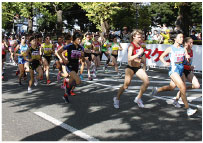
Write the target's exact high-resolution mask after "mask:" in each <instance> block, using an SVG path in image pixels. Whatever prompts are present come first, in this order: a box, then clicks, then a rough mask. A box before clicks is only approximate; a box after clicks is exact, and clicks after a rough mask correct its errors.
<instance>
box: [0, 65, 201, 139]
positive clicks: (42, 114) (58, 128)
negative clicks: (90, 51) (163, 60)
mask: <svg viewBox="0 0 203 143" xmlns="http://www.w3.org/2000/svg"><path fill="white" fill-rule="evenodd" d="M5 67H6V76H5V81H3V82H2V140H3V141H87V140H89V141H97V140H99V141H201V140H202V77H201V75H199V76H198V80H199V82H200V84H201V87H200V89H196V90H190V91H187V96H188V100H189V104H190V106H191V108H197V109H198V112H197V113H196V114H195V115H194V116H192V117H188V116H187V115H186V110H185V109H184V108H175V107H174V106H173V105H172V99H173V98H174V97H175V95H176V93H177V91H178V89H176V90H175V91H171V92H162V93H159V94H158V95H157V96H155V97H151V96H150V93H151V89H152V87H153V86H158V87H160V86H164V85H168V83H169V81H170V79H169V77H168V74H167V72H166V71H165V70H153V69H150V70H149V71H147V74H148V75H149V79H150V85H149V87H148V89H147V91H146V93H145V94H144V95H143V97H142V100H143V102H144V105H145V108H144V109H140V108H139V107H138V106H137V104H135V103H134V102H133V100H134V98H135V97H136V95H137V93H138V91H139V87H140V85H141V83H142V82H141V81H140V80H139V79H138V78H136V77H135V76H134V78H133V80H132V82H131V85H130V87H129V89H128V90H126V91H125V92H124V93H123V95H122V96H121V101H120V109H115V108H114V107H113V97H114V96H116V94H117V91H118V89H119V87H120V86H121V85H122V84H123V81H124V77H122V78H119V77H117V76H116V74H115V71H114V69H113V68H112V67H111V68H109V71H108V72H103V71H102V67H101V68H100V69H99V71H98V74H97V78H96V79H94V80H93V81H88V80H87V72H86V70H85V71H84V81H82V84H81V85H79V86H78V87H76V89H75V90H74V91H75V93H76V94H77V95H76V96H71V97H70V103H68V104H67V103H64V101H63V99H62V97H63V94H64V90H62V89H61V88H60V84H59V83H58V82H57V81H56V74H57V70H55V71H53V70H52V69H51V70H50V73H51V76H50V77H51V81H52V83H51V84H50V85H46V82H45V80H42V81H40V83H39V85H38V86H37V87H34V86H33V93H31V94H28V93H27V86H28V80H25V81H23V86H18V80H17V76H16V75H15V70H16V66H13V65H10V64H9V63H7V64H6V66H5ZM119 70H120V71H121V72H123V73H124V66H122V67H121V68H120V69H119ZM28 77H29V76H28ZM187 84H189V83H187ZM180 103H181V105H182V107H183V104H182V102H181V101H180Z"/></svg>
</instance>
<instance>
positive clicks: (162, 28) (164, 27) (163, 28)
mask: <svg viewBox="0 0 203 143" xmlns="http://www.w3.org/2000/svg"><path fill="white" fill-rule="evenodd" d="M167 29H168V28H167V26H166V23H164V24H163V27H161V32H162V33H166V31H167Z"/></svg>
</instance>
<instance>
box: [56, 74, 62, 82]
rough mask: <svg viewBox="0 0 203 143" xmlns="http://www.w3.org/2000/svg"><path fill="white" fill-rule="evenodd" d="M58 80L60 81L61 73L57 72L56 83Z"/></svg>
mask: <svg viewBox="0 0 203 143" xmlns="http://www.w3.org/2000/svg"><path fill="white" fill-rule="evenodd" d="M60 80H61V72H58V74H57V81H58V82H60Z"/></svg>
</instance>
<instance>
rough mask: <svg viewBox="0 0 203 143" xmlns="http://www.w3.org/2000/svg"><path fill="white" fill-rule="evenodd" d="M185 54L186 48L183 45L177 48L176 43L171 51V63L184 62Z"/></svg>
mask: <svg viewBox="0 0 203 143" xmlns="http://www.w3.org/2000/svg"><path fill="white" fill-rule="evenodd" d="M184 56H185V50H184V48H183V47H182V46H181V47H180V48H176V47H175V46H174V45H172V46H171V52H170V53H169V57H170V61H171V65H175V64H176V63H182V62H183V61H184Z"/></svg>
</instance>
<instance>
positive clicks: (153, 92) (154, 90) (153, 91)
mask: <svg viewBox="0 0 203 143" xmlns="http://www.w3.org/2000/svg"><path fill="white" fill-rule="evenodd" d="M157 89H158V88H157V87H153V88H152V93H151V96H155V95H156V94H157Z"/></svg>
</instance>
